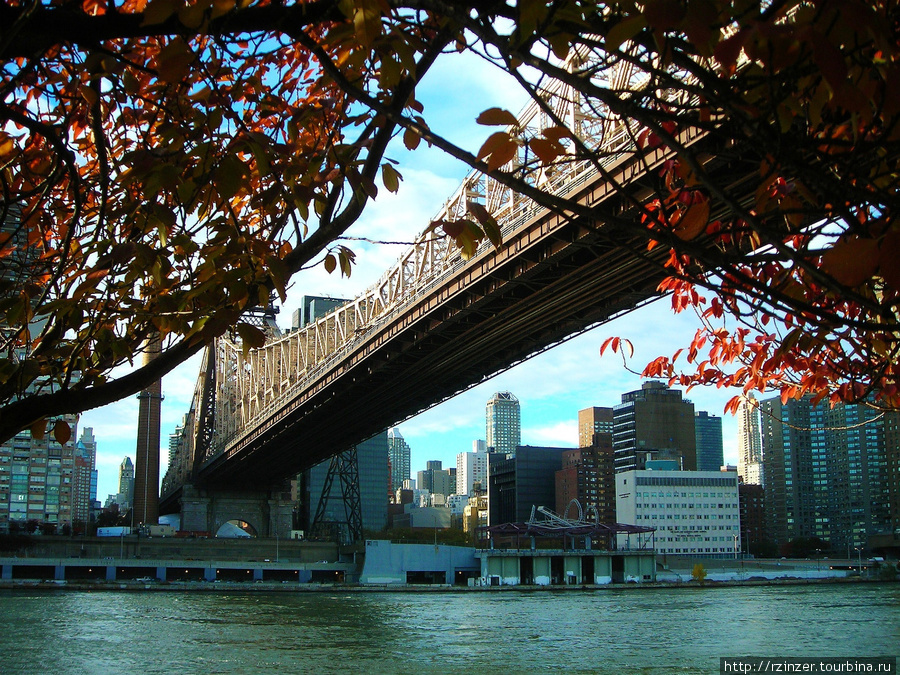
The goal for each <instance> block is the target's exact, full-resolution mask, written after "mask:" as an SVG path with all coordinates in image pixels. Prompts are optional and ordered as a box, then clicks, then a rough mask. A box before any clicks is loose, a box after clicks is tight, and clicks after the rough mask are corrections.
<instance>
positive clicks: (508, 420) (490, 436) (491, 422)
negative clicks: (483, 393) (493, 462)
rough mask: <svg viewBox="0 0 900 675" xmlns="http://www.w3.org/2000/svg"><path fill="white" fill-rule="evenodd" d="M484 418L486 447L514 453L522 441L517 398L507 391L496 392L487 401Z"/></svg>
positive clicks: (495, 450)
mask: <svg viewBox="0 0 900 675" xmlns="http://www.w3.org/2000/svg"><path fill="white" fill-rule="evenodd" d="M485 418H486V419H485V421H486V433H487V446H488V449H489V450H493V451H494V452H499V453H503V454H512V455H514V454H515V452H516V448H517V447H518V446H519V445H521V443H522V427H521V419H520V413H519V399H517V398H516V397H515V396H513V395H512V394H511V393H509V392H508V391H500V392H497V393H496V394H494V395H493V396H492V397H491V399H490V400H489V401H488V402H487V408H486V411H485Z"/></svg>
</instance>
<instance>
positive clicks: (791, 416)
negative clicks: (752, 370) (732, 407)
mask: <svg viewBox="0 0 900 675" xmlns="http://www.w3.org/2000/svg"><path fill="white" fill-rule="evenodd" d="M760 408H761V411H762V414H761V415H760V420H761V426H762V445H763V464H764V476H765V499H766V508H767V514H768V516H767V517H768V522H769V525H770V528H771V529H770V535H771V537H772V539H773V540H774V541H775V543H776V544H777V545H779V546H785V545H786V544H788V543H789V542H791V541H792V540H795V539H799V538H807V539H808V538H813V537H816V538H819V539H821V540H822V541H823V542H825V544H826V545H827V546H828V547H829V548H830V549H831V550H832V551H834V552H835V553H844V554H847V553H848V552H852V551H853V549H856V548H862V549H866V548H867V547H868V538H869V537H870V536H874V535H880V534H886V533H889V532H890V531H891V527H892V524H891V515H890V483H889V473H888V456H889V453H890V451H889V449H888V447H887V443H886V440H887V438H888V437H889V436H890V432H889V431H888V432H887V433H886V428H887V429H889V428H890V426H891V425H892V423H893V422H894V419H893V418H894V417H895V416H896V415H897V413H890V414H889V415H882V414H881V413H880V412H879V411H878V410H875V409H873V408H872V407H870V406H867V405H862V404H856V405H853V404H843V403H839V404H837V405H836V406H834V407H833V408H832V407H831V406H830V405H829V404H828V403H822V404H820V405H813V404H812V402H811V400H810V398H809V397H805V398H803V399H799V400H796V399H791V400H788V401H787V403H782V401H781V398H772V399H767V400H764V401H761V402H760ZM886 420H887V423H886Z"/></svg>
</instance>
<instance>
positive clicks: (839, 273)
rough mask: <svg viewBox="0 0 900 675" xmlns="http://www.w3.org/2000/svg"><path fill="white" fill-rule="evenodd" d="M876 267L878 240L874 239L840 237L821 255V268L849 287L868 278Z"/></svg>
mask: <svg viewBox="0 0 900 675" xmlns="http://www.w3.org/2000/svg"><path fill="white" fill-rule="evenodd" d="M877 269H878V242H876V241H875V240H874V239H860V238H859V237H852V238H850V239H842V240H841V241H839V242H837V243H836V244H835V245H834V246H832V247H831V248H830V249H828V250H827V251H826V252H825V254H824V255H823V256H822V270H824V271H825V272H826V273H828V274H830V275H831V276H832V277H833V278H834V279H835V281H837V282H838V283H839V284H843V285H844V286H849V287H851V288H855V287H856V286H859V285H860V284H862V283H863V282H865V281H866V280H868V279H870V278H871V277H872V275H873V274H875V271H876V270H877Z"/></svg>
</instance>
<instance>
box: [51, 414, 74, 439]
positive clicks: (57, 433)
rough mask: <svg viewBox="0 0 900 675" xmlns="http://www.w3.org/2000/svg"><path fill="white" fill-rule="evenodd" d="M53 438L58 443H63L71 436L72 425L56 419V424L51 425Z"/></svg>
mask: <svg viewBox="0 0 900 675" xmlns="http://www.w3.org/2000/svg"><path fill="white" fill-rule="evenodd" d="M53 438H55V439H56V442H57V443H59V444H60V445H65V444H66V443H68V442H69V439H70V438H72V427H70V426H69V425H68V423H66V422H63V421H62V420H57V422H56V424H54V425H53Z"/></svg>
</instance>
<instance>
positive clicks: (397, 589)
mask: <svg viewBox="0 0 900 675" xmlns="http://www.w3.org/2000/svg"><path fill="white" fill-rule="evenodd" d="M898 582H900V579H894V580H885V579H877V578H864V577H832V578H819V579H814V578H800V577H782V578H778V579H754V580H749V579H734V580H727V581H703V582H695V581H684V582H670V581H656V582H643V583H625V584H619V583H615V584H602V585H600V584H597V585H587V584H572V585H567V586H566V585H560V586H537V585H524V584H518V585H505V586H448V585H439V584H433V585H429V584H366V585H362V584H353V583H347V584H343V583H335V584H317V583H302V584H300V583H281V582H230V581H217V582H209V581H153V582H143V581H142V582H137V581H77V580H73V581H43V580H32V579H17V580H3V581H0V591H8V590H9V591H36V590H37V591H115V592H144V591H150V592H157V593H159V592H162V593H183V592H188V593H223V592H227V593H525V592H549V593H572V592H586V591H587V592H594V591H606V590H610V591H614V590H660V589H695V590H697V589H715V588H732V587H736V586H805V585H810V584H871V583H881V584H895V583H898Z"/></svg>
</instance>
